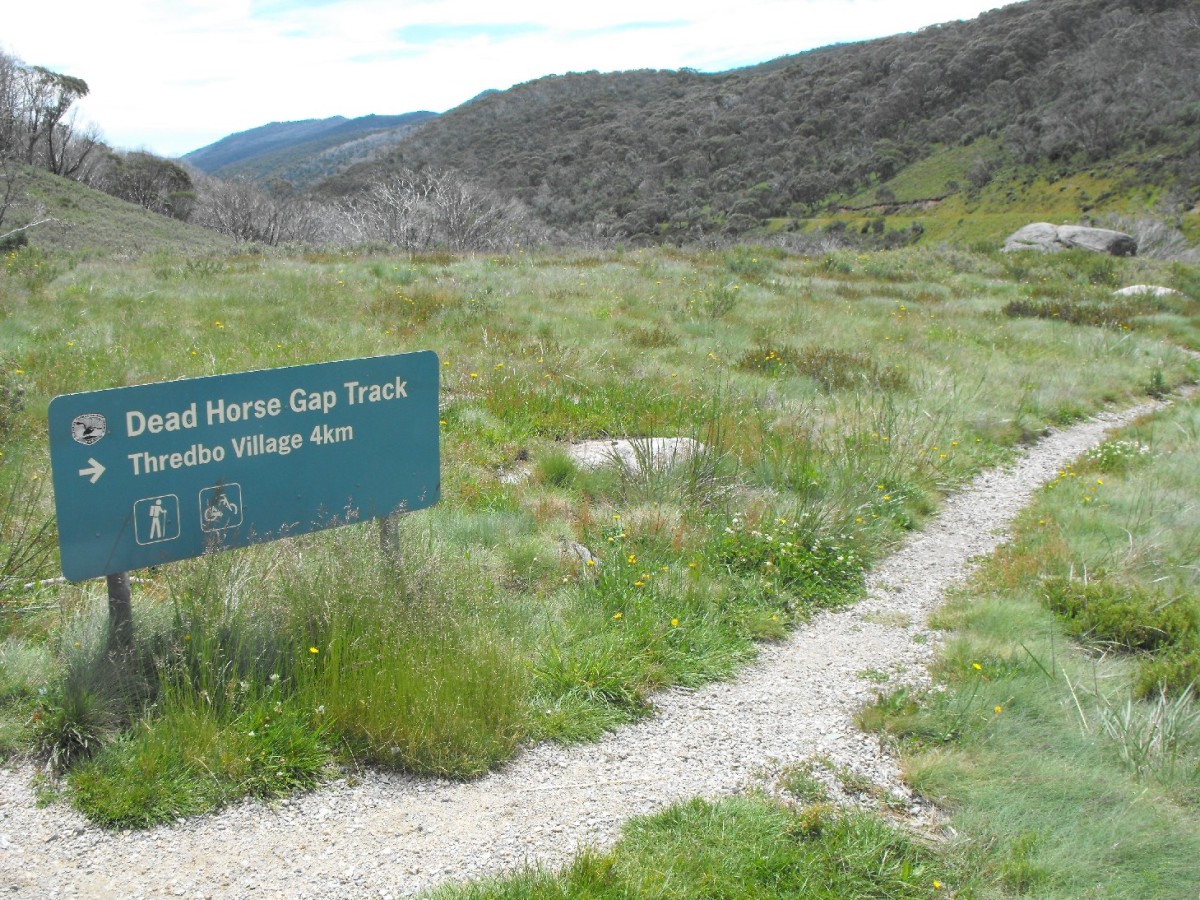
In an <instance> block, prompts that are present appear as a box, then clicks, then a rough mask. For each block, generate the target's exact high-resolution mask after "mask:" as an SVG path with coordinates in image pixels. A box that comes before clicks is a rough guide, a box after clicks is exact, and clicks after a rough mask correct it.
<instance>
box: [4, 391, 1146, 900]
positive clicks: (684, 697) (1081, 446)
mask: <svg viewBox="0 0 1200 900" xmlns="http://www.w3.org/2000/svg"><path fill="white" fill-rule="evenodd" d="M1153 408H1155V404H1145V405H1143V406H1139V407H1137V408H1134V409H1130V410H1126V411H1124V412H1121V413H1118V414H1107V415H1104V416H1101V417H1099V418H1098V419H1096V420H1094V421H1089V422H1087V423H1084V424H1082V425H1078V426H1075V427H1073V428H1070V429H1067V430H1064V431H1061V432H1057V433H1055V434H1053V435H1051V436H1049V437H1047V438H1046V439H1045V440H1044V441H1042V442H1041V443H1040V444H1038V445H1037V446H1036V447H1034V448H1032V449H1030V450H1029V451H1028V452H1027V453H1026V454H1025V455H1024V456H1023V457H1022V458H1021V459H1020V460H1019V461H1018V462H1017V463H1016V464H1015V465H1014V466H1013V467H1011V468H1009V469H1006V470H993V471H990V472H987V473H984V474H983V475H981V476H980V477H979V478H977V479H976V480H975V481H974V482H972V483H971V484H970V485H969V486H968V487H967V488H966V489H965V490H964V491H962V492H961V493H959V494H957V495H955V496H954V497H952V498H950V499H949V500H948V501H947V503H946V504H945V508H944V511H943V512H942V513H941V514H940V515H939V516H938V517H937V518H936V519H935V520H933V521H932V522H930V523H929V527H928V528H927V529H926V530H925V531H923V532H921V533H919V534H916V535H914V536H913V537H912V538H911V540H909V541H908V542H907V543H906V544H905V546H904V547H903V548H901V549H900V550H899V551H898V552H896V553H895V554H894V555H893V556H891V557H890V558H889V559H887V560H886V561H885V562H884V563H883V564H882V565H880V566H879V567H878V568H877V569H876V570H875V571H874V572H873V573H872V575H871V577H870V579H869V582H868V596H867V597H866V599H864V600H863V601H862V602H860V603H858V604H857V605H855V606H854V607H853V608H850V609H846V610H842V611H839V612H830V613H823V614H821V615H819V616H817V617H816V618H815V619H813V621H811V622H810V623H808V624H806V625H804V626H802V627H801V628H799V629H797V630H796V632H795V633H794V634H793V635H792V636H791V637H790V639H789V640H788V641H786V642H785V643H781V644H777V645H771V646H766V647H764V648H763V649H762V653H761V655H760V658H759V659H758V661H757V662H756V663H755V664H754V665H752V666H751V667H750V668H748V669H747V670H746V671H745V672H743V673H742V675H741V676H740V677H739V678H738V679H737V681H735V682H729V683H721V684H714V685H711V686H709V687H706V688H704V689H702V690H695V691H686V690H670V691H666V692H664V693H662V694H661V695H659V696H658V697H656V698H655V700H654V706H655V710H656V714H655V716H654V717H653V718H651V719H650V720H649V721H645V722H642V723H639V724H636V725H632V726H629V727H626V728H622V729H621V730H619V731H617V732H615V733H613V734H612V735H610V736H608V737H607V738H606V739H604V740H603V741H601V742H600V743H598V744H593V745H588V746H579V747H571V748H565V749H564V748H561V747H556V746H549V745H545V746H538V747H534V748H532V749H530V750H528V751H526V752H523V753H521V754H520V755H519V756H518V757H517V758H516V759H515V760H513V761H512V762H511V763H510V764H509V765H508V766H506V767H505V769H504V770H503V771H502V772H498V773H495V774H492V775H489V776H487V777H485V778H483V779H480V780H478V781H474V782H471V783H467V784H463V783H455V782H447V781H440V780H436V779H418V778H409V777H404V776H396V775H385V774H378V773H368V774H366V775H365V776H364V778H363V779H362V780H361V781H359V782H358V783H355V784H353V785H350V784H347V783H344V782H339V783H336V784H333V785H330V786H328V787H325V788H322V789H321V790H318V791H316V792H314V793H311V794H308V795H306V796H303V797H299V798H296V799H293V800H289V801H284V802H282V803H278V804H276V805H265V804H262V803H259V802H247V803H244V804H241V805H238V806H236V807H233V808H230V809H226V810H224V811H222V812H221V813H219V814H216V815H211V816H204V817H199V818H195V819H189V820H186V821H182V822H179V823H176V824H174V825H172V826H169V827H161V828H156V829H154V830H152V831H149V832H137V833H128V832H121V833H109V832H105V831H102V830H100V829H98V828H95V827H93V826H91V825H89V824H88V823H87V822H86V821H85V820H84V819H83V818H82V817H81V816H79V815H78V814H77V813H75V812H74V811H73V810H72V809H71V808H70V807H68V806H66V805H64V804H56V805H53V806H51V807H49V808H46V809H37V808H36V807H35V804H34V798H33V795H32V792H31V789H30V777H31V775H32V770H31V769H30V768H29V767H27V766H19V767H16V768H15V769H13V768H9V769H5V770H2V771H0V897H2V896H4V895H6V894H7V895H9V896H22V897H65V896H77V897H88V898H91V897H170V896H176V897H246V896H255V897H297V898H299V897H356V898H357V897H376V898H378V897H399V896H405V895H409V894H412V893H414V892H416V891H419V890H421V889H422V888H427V887H430V886H432V885H435V884H438V883H441V882H444V881H447V880H452V879H453V880H460V879H467V878H472V877H476V876H479V875H484V874H489V873H498V872H501V871H503V870H507V869H511V868H513V867H516V866H520V865H522V864H526V863H538V864H542V865H547V866H557V865H559V864H561V863H564V862H566V861H567V860H569V859H570V858H571V857H572V856H573V854H574V853H575V851H576V849H577V848H578V847H579V846H580V845H581V844H591V845H596V846H603V845H605V844H608V843H610V842H612V841H613V840H615V838H616V837H617V834H618V831H619V829H620V826H621V824H622V822H624V820H626V819H627V818H629V817H630V816H634V815H639V814H642V813H649V812H654V811H656V810H660V809H662V808H663V807H665V806H667V805H669V804H671V803H672V802H673V801H676V800H680V799H682V798H687V797H693V796H697V795H701V796H708V797H715V796H719V795H724V794H730V793H733V792H736V791H739V790H741V789H744V788H745V787H747V786H748V785H751V784H760V785H761V784H763V783H764V781H766V782H769V781H770V780H771V778H772V774H773V773H777V772H778V771H779V770H780V769H781V768H782V767H783V766H786V765H788V764H792V763H797V762H801V761H803V760H806V759H809V758H811V757H813V756H816V755H825V756H827V757H829V758H830V759H832V760H833V761H834V762H836V763H837V764H838V765H840V766H845V767H848V768H849V769H851V770H854V771H856V772H858V773H859V774H860V775H863V776H865V777H867V778H869V779H870V780H871V781H872V782H874V783H875V784H877V785H879V786H880V787H882V788H884V789H885V790H889V791H892V792H894V793H898V794H904V789H903V786H902V785H901V784H900V782H899V774H898V769H897V762H896V759H895V757H894V756H892V755H891V754H890V753H889V752H887V751H885V750H882V749H881V748H880V746H879V742H878V741H877V740H876V739H875V738H874V737H873V736H871V735H866V734H863V733H861V732H860V731H858V730H857V729H856V728H855V726H854V722H853V713H854V711H855V710H856V709H857V708H858V707H859V706H860V705H861V704H863V703H864V702H866V701H868V700H869V699H870V698H871V697H872V695H873V693H874V691H875V685H873V684H872V683H871V682H870V681H868V680H864V678H863V677H862V676H861V674H860V673H862V672H864V670H868V669H873V670H876V671H878V672H887V673H889V674H890V675H891V680H890V682H889V683H890V684H896V683H898V682H904V683H920V682H921V681H922V680H926V679H927V678H928V675H927V672H926V669H925V666H926V664H928V663H929V662H930V660H931V659H932V657H933V654H934V651H935V649H936V643H937V635H936V634H934V633H931V632H929V631H928V630H927V628H926V627H925V621H926V619H927V617H928V615H929V613H930V612H931V611H932V610H933V609H934V608H935V607H936V606H937V605H938V603H939V602H940V600H941V598H942V596H943V594H944V592H945V591H946V589H947V588H948V587H949V586H950V585H952V584H953V583H954V582H956V581H958V580H959V579H961V578H962V577H963V576H964V574H966V573H967V572H968V571H969V569H970V567H971V565H972V560H973V558H975V557H978V556H980V555H983V554H987V553H990V552H991V551H992V550H993V549H994V548H995V547H996V546H997V545H998V544H999V543H1000V542H1001V541H1002V540H1003V537H1004V532H1005V529H1006V528H1007V526H1008V524H1009V523H1010V522H1011V520H1012V518H1013V517H1014V516H1015V515H1016V514H1017V512H1018V511H1019V510H1020V509H1021V508H1022V507H1023V506H1024V505H1026V504H1027V503H1028V502H1029V500H1030V498H1031V496H1032V494H1033V492H1034V491H1035V490H1036V489H1037V488H1038V487H1039V486H1040V485H1042V484H1043V483H1044V482H1046V481H1048V480H1049V479H1051V478H1053V477H1054V475H1055V474H1056V472H1057V471H1058V470H1059V469H1061V468H1062V467H1063V465H1064V464H1065V463H1067V462H1068V461H1070V460H1072V459H1074V458H1076V457H1077V456H1079V455H1080V454H1081V453H1082V452H1084V451H1085V450H1086V449H1088V448H1089V447H1091V446H1093V445H1094V444H1096V443H1098V442H1099V441H1100V440H1102V439H1103V437H1104V435H1105V432H1106V431H1107V430H1109V429H1111V428H1114V427H1117V426H1119V425H1123V424H1126V423H1128V422H1130V421H1132V420H1133V419H1134V418H1135V417H1136V416H1138V415H1140V414H1144V413H1146V412H1149V411H1150V410H1152V409H1153ZM910 812H911V813H912V814H913V815H914V816H916V817H917V818H918V820H919V819H920V818H921V817H922V816H925V815H928V814H929V812H930V811H928V810H922V809H921V808H920V807H919V806H918V805H916V804H914V805H913V806H912V808H911V809H910Z"/></svg>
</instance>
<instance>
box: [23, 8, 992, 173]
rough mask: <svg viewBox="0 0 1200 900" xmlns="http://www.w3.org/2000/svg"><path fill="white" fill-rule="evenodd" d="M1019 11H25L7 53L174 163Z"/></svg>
mask: <svg viewBox="0 0 1200 900" xmlns="http://www.w3.org/2000/svg"><path fill="white" fill-rule="evenodd" d="M1006 2H1008V0H724V2H719V3H717V2H709V0H598V2H597V0H587V2H582V3H580V2H572V0H546V2H541V0H537V2H522V0H516V2H510V3H497V2H495V0H107V2H103V0H22V2H12V3H6V4H5V6H6V8H5V10H4V13H3V15H2V16H0V48H3V49H4V51H5V52H7V53H9V54H11V55H13V56H16V57H18V58H19V59H21V60H23V61H24V62H26V63H28V64H30V65H39V66H45V67H46V68H48V69H52V70H54V71H56V72H62V73H64V74H68V75H74V76H77V77H79V78H83V79H84V80H85V81H87V83H88V85H89V87H90V88H91V94H90V95H89V96H88V97H87V99H86V100H85V101H84V103H82V104H81V112H82V114H83V115H84V117H85V118H86V119H88V120H89V121H91V122H93V123H95V124H96V125H97V126H99V128H100V130H101V132H102V133H103V136H104V138H105V140H106V141H107V142H108V143H110V144H112V145H113V146H115V147H119V148H123V149H147V150H151V151H153V152H155V153H159V154H162V155H166V156H175V155H180V154H183V153H186V152H187V151H189V150H195V149H198V148H199V147H203V146H205V145H207V144H210V143H212V142H213V141H216V140H218V139H220V138H222V137H224V136H225V135H227V134H231V133H233V132H237V131H243V130H246V129H248V128H254V127H257V126H259V125H265V124H267V123H268V122H275V121H280V122H283V121H293V120H298V119H319V118H325V117H327V116H334V115H343V116H347V117H354V116H361V115H366V114H368V113H381V114H397V113H405V112H412V111H415V110H422V109H427V110H433V111H434V112H444V111H445V110H447V109H450V108H451V107H454V106H457V105H458V104H460V103H463V102H465V101H466V100H469V99H470V98H471V97H474V96H475V95H476V94H478V93H480V92H481V91H485V90H487V89H489V88H498V89H503V88H507V87H511V86H512V85H514V84H519V83H521V82H524V81H530V80H532V79H534V78H539V77H541V76H543V75H552V74H561V73H564V72H581V71H588V70H592V69H596V70H599V71H601V72H611V71H617V70H621V69H639V68H651V69H677V68H681V67H690V68H694V69H699V70H700V71H703V72H714V71H721V70H724V69H730V68H734V67H737V66H744V65H750V64H753V63H758V62H763V61H765V60H768V59H773V58H774V57H777V56H782V55H784V54H788V53H798V52H800V51H802V50H807V49H811V48H813V47H820V46H824V45H826V44H832V43H839V42H845V41H857V40H864V39H867V38H872V37H882V36H885V35H889V34H897V33H900V32H905V31H915V30H917V29H918V28H922V27H924V26H926V25H932V24H935V23H939V22H948V21H952V20H955V19H970V18H974V17H975V16H977V15H978V14H979V13H981V12H983V11H985V10H988V9H992V8H995V7H998V6H1002V5H1005V3H1006Z"/></svg>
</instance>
